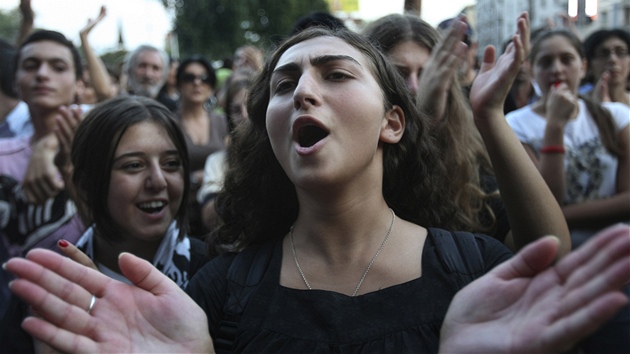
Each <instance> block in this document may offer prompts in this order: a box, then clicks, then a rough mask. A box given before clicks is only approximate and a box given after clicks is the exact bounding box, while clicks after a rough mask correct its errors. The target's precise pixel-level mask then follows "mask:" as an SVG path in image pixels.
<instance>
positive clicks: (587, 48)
mask: <svg viewBox="0 0 630 354" xmlns="http://www.w3.org/2000/svg"><path fill="white" fill-rule="evenodd" d="M610 38H619V39H621V40H622V41H623V42H624V43H626V48H627V49H630V32H628V31H626V30H624V29H622V28H614V29H601V30H599V31H595V32H593V33H591V34H590V35H589V36H588V37H587V38H586V40H584V55H585V57H586V60H588V61H589V62H590V61H592V60H593V58H594V57H595V51H596V50H597V48H598V47H599V46H600V45H601V44H602V43H603V42H604V41H606V40H608V39H610Z"/></svg>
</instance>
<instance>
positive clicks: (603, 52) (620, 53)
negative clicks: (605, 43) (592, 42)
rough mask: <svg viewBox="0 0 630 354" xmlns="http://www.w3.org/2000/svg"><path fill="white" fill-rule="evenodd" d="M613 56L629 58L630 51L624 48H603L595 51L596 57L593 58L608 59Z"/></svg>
mask: <svg viewBox="0 0 630 354" xmlns="http://www.w3.org/2000/svg"><path fill="white" fill-rule="evenodd" d="M613 54H614V55H616V56H617V58H619V59H623V58H625V57H627V56H628V49H627V48H624V47H614V48H612V49H608V48H602V49H600V50H597V51H595V55H593V57H594V58H595V59H608V58H610V57H611V55H613Z"/></svg>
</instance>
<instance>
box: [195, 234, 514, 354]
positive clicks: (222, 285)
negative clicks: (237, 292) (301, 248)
mask: <svg viewBox="0 0 630 354" xmlns="http://www.w3.org/2000/svg"><path fill="white" fill-rule="evenodd" d="M432 237H434V236H431V234H430V235H429V237H427V241H426V243H425V247H424V250H423V254H422V277H420V278H418V279H415V280H412V281H409V282H406V283H403V284H399V285H395V286H391V287H388V288H385V289H382V290H379V291H376V292H371V293H368V294H365V295H360V296H356V297H351V296H346V295H343V294H339V293H336V292H331V291H324V290H297V289H290V288H287V287H284V286H281V285H280V284H279V277H280V267H281V261H282V238H278V239H277V240H275V241H270V242H275V245H274V250H273V255H272V256H271V257H272V258H271V261H270V263H269V266H268V268H267V270H266V271H265V275H264V276H263V278H262V281H261V283H260V284H259V285H258V286H257V288H256V289H255V290H254V293H253V295H252V296H251V299H250V300H249V302H248V303H247V306H246V308H245V311H244V313H243V315H242V318H241V320H240V325H239V327H238V329H237V334H236V339H235V341H234V345H235V347H234V351H235V352H274V353H275V352H292V353H299V352H325V353H330V352H379V353H383V352H389V353H402V352H429V353H432V352H437V351H438V345H439V334H440V328H441V326H442V321H443V319H444V317H445V315H446V310H447V309H448V306H449V304H450V302H451V300H452V298H453V296H454V295H455V293H456V292H457V291H458V290H459V289H460V287H459V286H458V285H457V284H456V281H455V280H454V279H453V275H452V274H448V272H447V271H446V269H445V268H444V266H443V264H442V262H441V260H440V259H439V257H438V254H437V253H436V247H435V244H434V242H433V240H432ZM475 240H476V241H477V244H478V246H479V250H480V252H481V255H482V258H483V260H484V267H485V271H486V272H487V271H488V270H490V269H492V268H493V267H494V266H496V265H497V264H499V263H501V262H503V261H504V260H506V259H508V258H509V257H510V256H511V253H510V251H509V250H508V249H507V248H506V247H505V246H504V245H503V244H501V243H500V242H498V241H497V240H495V239H493V238H490V237H488V236H484V235H475ZM234 257H235V254H233V253H230V254H225V255H222V256H220V257H217V258H215V259H214V260H213V261H211V262H210V263H208V264H206V266H204V268H202V269H201V270H200V271H199V272H198V273H197V275H196V276H195V277H194V278H193V279H192V280H191V281H190V283H189V286H188V288H187V292H188V294H189V295H190V296H191V297H192V298H193V299H194V300H195V301H196V302H197V303H198V304H199V305H200V306H201V307H202V308H203V309H204V311H205V312H206V314H207V316H208V324H209V328H210V335H211V336H212V337H213V338H215V337H216V334H217V331H218V325H219V323H220V321H221V318H222V316H223V303H224V301H225V299H226V294H227V280H226V275H227V271H228V269H229V267H230V265H231V263H232V261H233V259H234Z"/></svg>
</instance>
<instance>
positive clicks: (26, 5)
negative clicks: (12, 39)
mask: <svg viewBox="0 0 630 354" xmlns="http://www.w3.org/2000/svg"><path fill="white" fill-rule="evenodd" d="M20 12H21V13H22V22H21V23H20V32H19V33H18V38H17V40H16V43H17V45H20V44H21V43H22V42H23V41H24V40H25V39H26V37H27V36H28V35H29V34H30V33H31V32H32V31H33V23H34V22H35V12H33V8H32V7H31V0H22V1H20Z"/></svg>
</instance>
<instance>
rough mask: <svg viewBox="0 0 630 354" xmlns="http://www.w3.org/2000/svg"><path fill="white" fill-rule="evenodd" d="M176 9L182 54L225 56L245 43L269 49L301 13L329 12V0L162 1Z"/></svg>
mask: <svg viewBox="0 0 630 354" xmlns="http://www.w3.org/2000/svg"><path fill="white" fill-rule="evenodd" d="M162 3H163V4H164V5H165V6H166V7H167V8H170V9H174V11H175V23H174V29H175V33H177V36H178V40H179V47H180V53H181V54H182V56H187V55H190V54H202V55H205V56H206V57H208V58H210V59H222V58H224V57H227V56H230V55H232V54H233V53H234V50H235V49H236V48H237V47H239V46H241V45H243V44H254V45H256V46H258V47H260V48H262V49H268V48H270V47H271V46H272V45H273V44H274V42H277V41H278V40H280V39H282V38H283V37H284V36H285V35H286V34H287V33H289V32H290V31H291V28H292V26H293V23H294V22H295V20H297V19H298V18H299V17H300V16H304V15H306V14H309V13H311V12H313V11H328V3H327V2H326V0H309V1H304V0H162Z"/></svg>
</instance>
